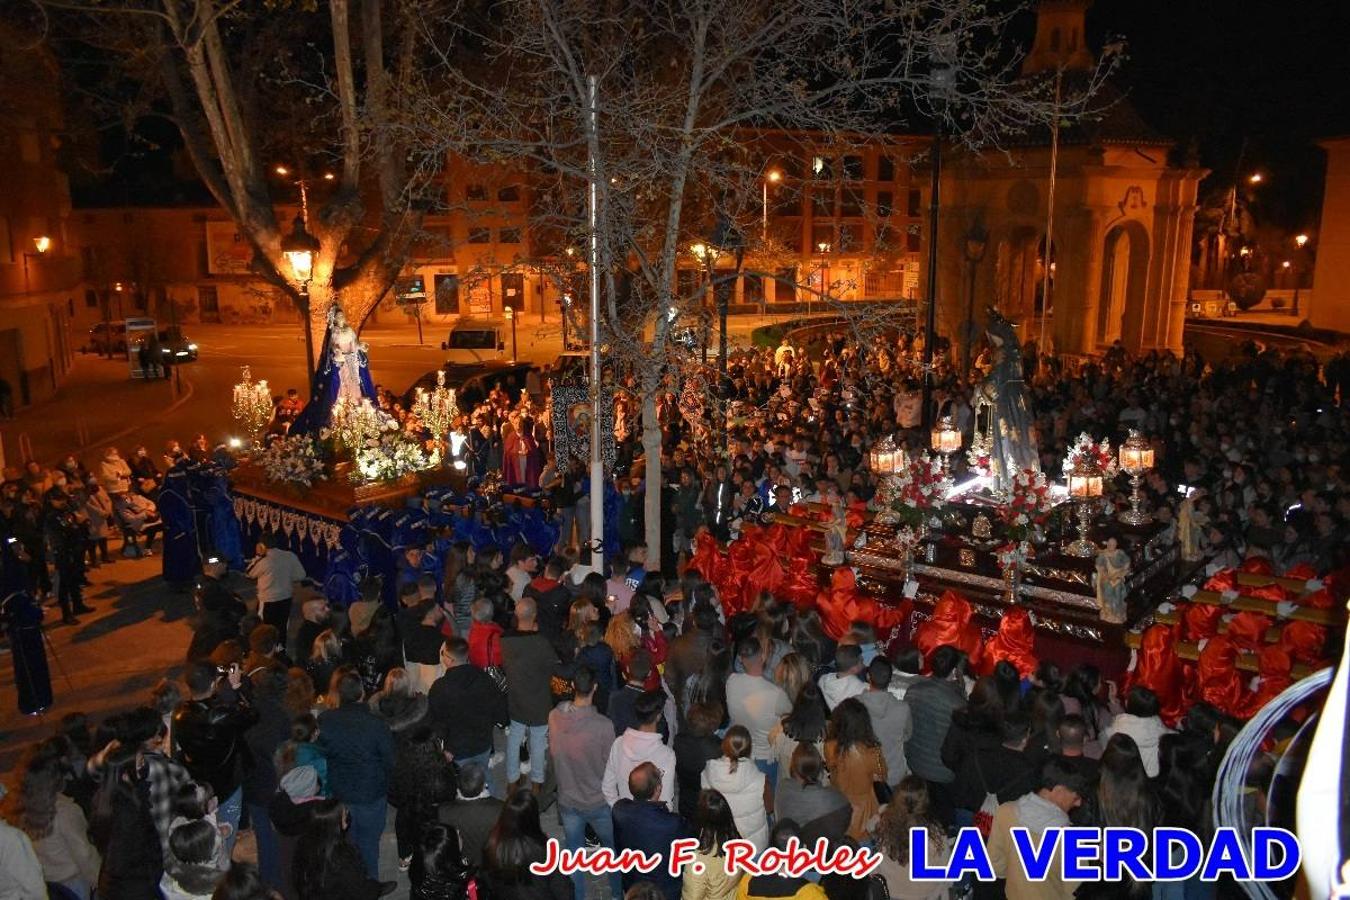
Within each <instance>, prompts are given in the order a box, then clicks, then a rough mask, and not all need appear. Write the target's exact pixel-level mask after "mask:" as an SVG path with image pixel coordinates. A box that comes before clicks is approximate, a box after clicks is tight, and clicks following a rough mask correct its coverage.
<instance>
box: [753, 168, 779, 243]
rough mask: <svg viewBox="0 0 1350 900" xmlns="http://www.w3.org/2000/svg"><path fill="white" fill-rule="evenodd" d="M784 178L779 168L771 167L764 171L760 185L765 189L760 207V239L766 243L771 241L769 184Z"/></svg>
mask: <svg viewBox="0 0 1350 900" xmlns="http://www.w3.org/2000/svg"><path fill="white" fill-rule="evenodd" d="M782 180H783V173H782V172H780V171H778V170H777V169H770V170H769V171H767V172H765V173H764V181H763V183H762V184H761V185H760V188H761V190H762V191H763V193H762V194H761V200H760V208H759V209H760V212H759V216H760V224H759V231H760V234H759V239H760V241H762V242H763V243H765V244H768V243H769V185H770V184H777V183H778V182H780V181H782Z"/></svg>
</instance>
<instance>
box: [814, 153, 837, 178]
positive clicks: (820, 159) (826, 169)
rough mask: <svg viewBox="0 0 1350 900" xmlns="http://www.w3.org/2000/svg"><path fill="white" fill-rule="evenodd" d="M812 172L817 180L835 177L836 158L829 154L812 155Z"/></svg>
mask: <svg viewBox="0 0 1350 900" xmlns="http://www.w3.org/2000/svg"><path fill="white" fill-rule="evenodd" d="M811 174H812V175H813V176H815V178H816V180H817V181H829V180H830V179H831V178H833V177H834V160H832V159H830V158H829V157H828V156H813V157H811Z"/></svg>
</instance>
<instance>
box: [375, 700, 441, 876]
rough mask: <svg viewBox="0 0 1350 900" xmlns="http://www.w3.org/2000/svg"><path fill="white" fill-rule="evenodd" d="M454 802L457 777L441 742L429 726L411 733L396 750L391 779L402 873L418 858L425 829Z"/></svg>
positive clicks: (417, 728)
mask: <svg viewBox="0 0 1350 900" xmlns="http://www.w3.org/2000/svg"><path fill="white" fill-rule="evenodd" d="M453 799H455V779H454V773H453V771H452V770H451V767H450V760H448V759H446V756H445V751H444V750H443V749H442V745H441V739H440V738H439V737H438V736H437V735H436V733H435V731H434V729H433V728H432V727H431V726H430V725H429V724H427V723H425V722H424V723H422V724H420V725H417V726H415V727H413V728H411V729H409V732H408V734H407V735H406V736H405V739H404V740H401V741H399V742H398V743H397V745H396V746H395V750H394V771H393V774H392V775H391V777H390V779H389V802H390V803H392V804H393V805H394V810H395V813H394V837H395V840H396V843H397V844H398V867H399V870H400V871H406V870H407V868H408V866H409V865H411V864H412V862H413V861H414V860H415V859H416V858H417V853H416V850H417V843H418V840H419V837H420V835H421V832H422V829H423V828H424V827H425V826H426V825H428V824H429V823H431V822H433V821H435V819H436V810H437V808H438V807H439V806H440V805H441V804H442V803H446V802H448V801H450V800H453Z"/></svg>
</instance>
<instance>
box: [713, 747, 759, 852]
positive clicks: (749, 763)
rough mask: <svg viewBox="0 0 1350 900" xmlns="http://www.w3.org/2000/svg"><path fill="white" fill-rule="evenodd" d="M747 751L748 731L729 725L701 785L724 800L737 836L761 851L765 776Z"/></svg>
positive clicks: (748, 750)
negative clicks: (719, 752)
mask: <svg viewBox="0 0 1350 900" xmlns="http://www.w3.org/2000/svg"><path fill="white" fill-rule="evenodd" d="M750 750H751V740H750V731H749V730H748V729H747V728H746V727H745V726H744V725H732V726H731V727H730V728H728V729H727V733H726V737H724V738H722V755H721V756H720V757H718V758H717V759H710V760H708V764H707V766H705V767H704V769H703V778H702V784H703V787H704V788H705V789H712V790H715V791H719V792H720V793H721V794H722V796H723V797H725V798H726V801H727V804H728V805H729V806H730V807H731V814H732V816H733V817H734V818H735V819H736V828H737V830H738V831H740V833H741V836H742V837H744V838H745V839H746V840H747V841H751V842H752V843H754V845H755V847H756V848H758V849H760V850H763V849H764V848H765V847H767V846H768V845H769V819H768V809H767V808H766V806H765V791H764V778H765V776H764V773H763V772H761V771H760V770H759V766H757V765H755V761H754V760H753V759H751V758H750Z"/></svg>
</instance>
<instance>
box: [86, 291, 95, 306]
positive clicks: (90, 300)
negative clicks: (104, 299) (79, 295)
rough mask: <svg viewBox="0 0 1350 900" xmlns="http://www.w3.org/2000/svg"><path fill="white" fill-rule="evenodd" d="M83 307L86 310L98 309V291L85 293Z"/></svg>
mask: <svg viewBox="0 0 1350 900" xmlns="http://www.w3.org/2000/svg"><path fill="white" fill-rule="evenodd" d="M84 305H85V308H86V309H98V291H85V292H84Z"/></svg>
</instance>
